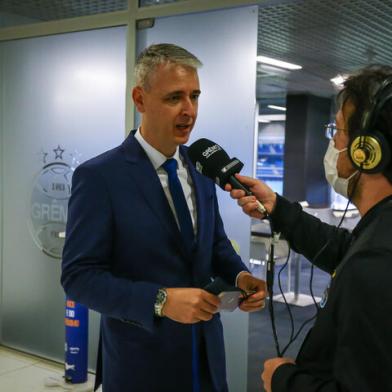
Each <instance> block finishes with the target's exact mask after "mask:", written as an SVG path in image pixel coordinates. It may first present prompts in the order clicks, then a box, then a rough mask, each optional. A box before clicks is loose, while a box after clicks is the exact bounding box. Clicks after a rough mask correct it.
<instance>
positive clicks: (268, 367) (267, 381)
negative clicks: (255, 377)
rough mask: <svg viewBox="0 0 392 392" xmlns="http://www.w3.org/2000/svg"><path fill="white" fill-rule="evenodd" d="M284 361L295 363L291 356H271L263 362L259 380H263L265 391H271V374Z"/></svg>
mask: <svg viewBox="0 0 392 392" xmlns="http://www.w3.org/2000/svg"><path fill="white" fill-rule="evenodd" d="M284 363H292V364H295V361H294V359H292V358H272V359H267V360H266V361H265V362H264V371H263V373H262V374H261V380H262V381H263V384H264V389H265V391H266V392H271V381H272V376H273V374H274V372H275V370H276V369H277V368H278V367H279V366H280V365H283V364H284Z"/></svg>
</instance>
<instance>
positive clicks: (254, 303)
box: [237, 271, 267, 312]
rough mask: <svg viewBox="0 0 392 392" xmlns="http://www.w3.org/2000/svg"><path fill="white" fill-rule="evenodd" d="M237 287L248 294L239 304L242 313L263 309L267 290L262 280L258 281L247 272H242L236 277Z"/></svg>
mask: <svg viewBox="0 0 392 392" xmlns="http://www.w3.org/2000/svg"><path fill="white" fill-rule="evenodd" d="M237 285H238V287H239V288H240V289H242V290H243V291H245V292H246V293H248V294H249V296H248V297H246V298H245V299H244V300H243V301H242V302H241V304H240V309H241V310H243V311H244V312H255V311H257V310H260V309H263V308H264V307H265V297H266V295H267V288H266V284H265V281H264V280H261V279H258V278H256V277H254V276H253V275H251V274H250V273H249V272H245V271H244V272H242V273H241V274H240V276H239V277H238V282H237Z"/></svg>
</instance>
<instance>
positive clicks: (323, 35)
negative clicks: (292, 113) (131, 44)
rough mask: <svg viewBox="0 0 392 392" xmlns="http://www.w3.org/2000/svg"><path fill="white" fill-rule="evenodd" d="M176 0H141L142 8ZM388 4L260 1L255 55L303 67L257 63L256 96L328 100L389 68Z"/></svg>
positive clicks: (45, 15) (66, 10) (82, 8)
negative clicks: (359, 75)
mask: <svg viewBox="0 0 392 392" xmlns="http://www.w3.org/2000/svg"><path fill="white" fill-rule="evenodd" d="M175 1H176V0H141V4H142V5H145V6H147V5H151V6H152V5H154V4H162V3H170V2H175ZM126 8H127V0H26V1H17V0H0V12H6V13H11V14H16V15H20V16H23V17H26V18H32V19H37V20H40V21H47V20H57V19H63V18H70V17H76V16H86V15H93V14H98V13H104V12H112V11H121V10H125V9H126ZM391 37H392V0H264V1H260V5H259V32H258V54H259V55H264V56H269V57H274V58H277V59H280V60H284V61H289V62H293V63H295V64H300V65H302V67H303V69H302V70H298V71H285V70H282V69H278V68H274V67H267V66H262V65H261V64H258V72H257V75H258V83H257V97H258V98H259V99H269V100H274V101H275V103H277V104H279V103H280V102H281V101H282V100H284V98H285V96H286V93H287V92H289V93H309V94H314V95H318V96H325V97H328V96H332V95H333V94H334V89H333V86H332V83H331V82H330V79H331V78H332V77H334V76H336V75H337V74H339V73H340V74H342V73H347V72H350V71H353V70H355V69H357V68H360V67H362V66H364V65H366V64H369V63H373V62H377V63H385V64H391V65H392V43H391Z"/></svg>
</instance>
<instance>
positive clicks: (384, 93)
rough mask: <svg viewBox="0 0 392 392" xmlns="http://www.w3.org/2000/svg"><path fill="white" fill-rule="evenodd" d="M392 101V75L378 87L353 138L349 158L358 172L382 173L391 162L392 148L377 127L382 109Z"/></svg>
mask: <svg viewBox="0 0 392 392" xmlns="http://www.w3.org/2000/svg"><path fill="white" fill-rule="evenodd" d="M391 99H392V75H391V76H388V77H387V78H385V79H384V80H383V81H382V82H381V83H380V85H379V86H378V87H377V89H376V92H375V93H374V95H373V99H372V100H371V104H370V107H369V109H368V110H366V111H365V112H364V114H363V116H362V121H361V128H360V131H359V132H358V133H356V134H354V135H353V136H352V139H351V141H350V144H349V148H348V150H349V157H350V159H351V161H352V163H353V165H354V167H356V168H357V169H358V170H360V171H362V172H364V173H380V172H383V171H384V170H385V168H386V167H387V166H389V164H390V162H391V148H390V146H389V143H388V141H387V140H386V138H385V136H384V135H383V134H382V133H381V132H380V131H379V130H377V129H376V127H375V125H376V123H377V119H378V117H379V114H380V112H381V110H382V108H383V107H384V106H385V104H386V103H387V102H388V101H389V100H391Z"/></svg>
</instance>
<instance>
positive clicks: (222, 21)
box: [138, 7, 257, 392]
mask: <svg viewBox="0 0 392 392" xmlns="http://www.w3.org/2000/svg"><path fill="white" fill-rule="evenodd" d="M158 42H171V43H175V44H178V45H181V46H183V47H185V48H186V49H188V50H190V51H191V52H192V53H194V54H195V55H196V56H198V57H199V58H200V60H201V61H202V62H203V64H204V65H203V67H202V68H201V70H200V72H199V75H200V84H201V90H202V93H201V97H200V103H199V117H198V120H197V123H196V126H195V129H194V130H193V133H192V138H191V140H190V142H192V141H194V140H197V139H199V138H201V137H206V138H208V139H212V140H214V141H216V142H217V143H219V144H221V145H222V146H223V147H224V148H225V149H226V150H227V152H228V153H229V154H230V155H231V156H235V157H237V158H239V159H241V160H242V161H243V162H244V164H245V167H244V169H243V173H245V174H248V175H251V174H252V168H253V154H254V149H253V146H254V118H255V117H254V116H255V89H256V86H255V84H256V54H257V7H245V8H236V9H229V10H223V11H214V12H208V13H199V14H192V15H183V16H174V17H167V18H160V19H157V20H156V21H155V26H154V27H153V28H151V29H148V30H143V31H139V33H138V49H139V50H141V49H143V48H144V47H146V46H147V45H150V44H152V43H158ZM218 195H219V204H220V209H221V213H222V217H223V220H224V223H225V228H226V231H227V233H228V235H229V237H230V238H231V239H233V240H235V241H236V242H237V243H238V244H239V246H240V252H241V256H242V258H243V260H244V261H245V262H248V260H249V244H250V221H249V218H248V217H246V216H245V215H243V214H242V213H241V211H240V210H239V208H238V206H237V204H236V203H235V202H233V200H232V199H231V198H230V196H229V195H228V194H226V193H224V192H223V191H221V190H218ZM223 319H224V329H225V341H226V354H227V364H228V379H229V388H230V390H231V391H235V392H242V391H243V392H245V391H246V378H247V348H248V315H247V314H244V313H242V312H239V311H235V312H234V313H233V314H226V315H224V317H223Z"/></svg>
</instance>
